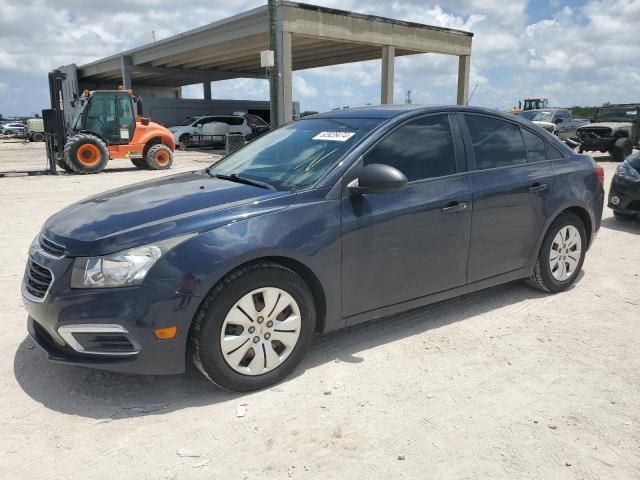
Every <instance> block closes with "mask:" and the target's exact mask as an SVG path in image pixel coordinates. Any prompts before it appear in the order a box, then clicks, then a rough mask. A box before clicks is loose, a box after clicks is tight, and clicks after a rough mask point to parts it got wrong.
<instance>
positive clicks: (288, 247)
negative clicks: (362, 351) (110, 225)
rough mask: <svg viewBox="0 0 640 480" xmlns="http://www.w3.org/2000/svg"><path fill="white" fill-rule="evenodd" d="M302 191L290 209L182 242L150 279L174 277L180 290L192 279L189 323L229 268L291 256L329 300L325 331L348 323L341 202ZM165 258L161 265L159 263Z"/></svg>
mask: <svg viewBox="0 0 640 480" xmlns="http://www.w3.org/2000/svg"><path fill="white" fill-rule="evenodd" d="M317 192H318V191H315V192H309V193H302V194H299V195H298V196H297V198H296V202H295V203H294V204H293V205H291V206H289V207H288V208H286V209H283V210H278V211H274V212H271V213H266V214H263V215H260V216H256V217H252V218H246V219H242V218H238V219H236V220H235V221H231V222H230V223H227V224H225V225H222V226H220V227H218V228H215V229H213V230H210V231H207V232H204V233H201V234H199V235H198V236H196V237H194V238H192V239H191V240H189V241H187V242H185V243H184V244H182V245H179V246H178V247H176V248H175V249H174V250H172V251H171V253H170V255H167V257H166V258H163V259H162V260H161V261H160V262H159V265H157V266H158V267H159V268H157V269H154V270H153V271H152V272H153V277H154V279H151V281H156V282H161V283H164V282H165V281H167V282H170V283H171V285H172V287H171V288H174V289H175V290H176V291H177V290H180V284H181V282H182V279H187V278H188V279H189V284H190V285H191V286H192V291H191V296H192V297H194V300H196V301H194V302H192V303H193V305H192V308H193V310H191V311H188V312H184V314H185V317H188V321H189V323H190V322H191V320H192V318H193V316H194V315H195V313H196V311H197V306H198V305H199V304H200V303H201V302H202V300H204V298H205V297H206V296H207V294H208V293H209V292H210V291H211V289H212V288H213V287H214V286H215V285H216V284H217V283H218V282H219V281H220V280H221V279H223V278H224V277H225V276H226V275H227V274H228V273H230V272H231V271H233V270H234V269H236V268H238V267H239V266H241V265H243V264H246V263H248V262H252V261H256V260H259V259H265V258H270V259H273V258H274V257H277V258H284V259H287V260H292V261H294V262H296V263H299V264H302V265H304V267H306V269H307V270H309V271H310V272H312V274H313V275H314V276H315V279H316V280H317V281H318V283H319V285H320V286H321V288H322V290H323V293H324V297H325V298H327V299H331V300H330V301H329V302H328V303H327V305H326V317H325V318H326V320H325V323H324V325H325V330H332V329H336V328H339V327H341V326H343V322H342V312H341V300H340V299H341V297H340V294H341V282H340V279H341V268H340V265H341V263H340V262H341V250H340V248H341V244H340V202H339V201H336V200H333V201H331V200H325V199H324V194H326V192H323V193H317ZM160 263H161V265H160Z"/></svg>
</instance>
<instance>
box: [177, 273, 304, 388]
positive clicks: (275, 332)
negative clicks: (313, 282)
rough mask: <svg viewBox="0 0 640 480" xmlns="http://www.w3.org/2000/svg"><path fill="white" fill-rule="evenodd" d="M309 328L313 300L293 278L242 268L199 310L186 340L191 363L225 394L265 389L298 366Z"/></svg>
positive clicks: (216, 289) (227, 279)
mask: <svg viewBox="0 0 640 480" xmlns="http://www.w3.org/2000/svg"><path fill="white" fill-rule="evenodd" d="M314 326H315V308H314V303H313V297H312V295H311V292H310V291H309V288H308V287H307V285H306V284H305V282H304V281H303V280H302V279H301V278H300V277H299V276H298V275H297V274H296V273H295V272H293V271H292V270H290V269H288V268H286V267H284V266H282V265H279V264H273V263H261V264H255V265H251V266H248V267H243V268H241V269H239V270H236V271H235V272H233V273H232V274H230V275H229V276H227V277H226V278H225V279H224V280H222V281H221V282H220V283H219V284H218V285H217V286H216V287H215V288H214V289H213V291H212V292H211V293H210V294H209V295H208V296H207V298H206V299H205V300H204V302H203V304H202V305H201V306H200V309H199V312H198V314H197V315H196V319H195V320H194V323H193V327H192V331H191V334H190V350H191V356H192V361H193V363H194V364H195V366H196V367H197V368H198V369H199V370H200V371H201V372H202V373H203V374H204V375H205V376H206V377H207V378H209V379H210V380H211V381H212V382H214V383H216V384H217V385H219V386H221V387H222V388H225V389H227V390H233V391H237V392H246V391H251V390H257V389H260V388H264V387H267V386H270V385H273V384H274V383H277V382H279V381H280V380H282V379H284V378H285V377H286V376H287V375H289V373H291V372H292V371H293V369H294V368H295V367H296V366H297V365H298V364H299V363H300V361H301V360H302V357H303V356H304V354H305V353H306V350H307V347H308V345H309V343H310V341H311V338H312V336H313V331H314Z"/></svg>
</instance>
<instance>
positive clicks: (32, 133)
mask: <svg viewBox="0 0 640 480" xmlns="http://www.w3.org/2000/svg"><path fill="white" fill-rule="evenodd" d="M27 138H28V139H29V141H30V142H44V120H42V118H30V119H28V120H27Z"/></svg>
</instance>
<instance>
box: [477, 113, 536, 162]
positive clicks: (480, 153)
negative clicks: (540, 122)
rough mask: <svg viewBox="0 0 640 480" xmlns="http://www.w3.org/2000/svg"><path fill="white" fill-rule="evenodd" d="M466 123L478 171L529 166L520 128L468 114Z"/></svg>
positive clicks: (508, 123) (499, 120)
mask: <svg viewBox="0 0 640 480" xmlns="http://www.w3.org/2000/svg"><path fill="white" fill-rule="evenodd" d="M465 120H466V122H467V126H468V127H469V133H470V135H471V142H472V144H473V151H474V153H475V157H476V169H477V170H486V169H489V168H499V167H511V166H514V165H522V164H524V163H527V154H526V151H525V146H524V140H523V138H522V134H521V133H520V127H519V126H518V125H515V124H513V123H511V122H507V121H504V120H501V119H498V118H492V117H486V116H483V115H465Z"/></svg>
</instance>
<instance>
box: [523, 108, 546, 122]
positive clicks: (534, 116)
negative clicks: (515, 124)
mask: <svg viewBox="0 0 640 480" xmlns="http://www.w3.org/2000/svg"><path fill="white" fill-rule="evenodd" d="M518 115H520V116H521V117H522V118H526V119H527V120H531V121H532V122H551V117H552V114H551V112H536V111H531V110H529V111H528V112H522V113H519V114H518Z"/></svg>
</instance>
